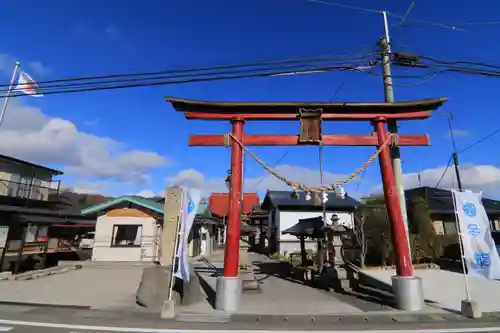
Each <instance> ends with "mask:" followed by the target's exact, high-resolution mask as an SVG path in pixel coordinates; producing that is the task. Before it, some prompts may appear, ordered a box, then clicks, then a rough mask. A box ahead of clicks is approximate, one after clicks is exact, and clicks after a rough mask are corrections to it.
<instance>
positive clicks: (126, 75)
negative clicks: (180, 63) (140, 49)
mask: <svg viewBox="0 0 500 333" xmlns="http://www.w3.org/2000/svg"><path fill="white" fill-rule="evenodd" d="M362 56H367V55H366V54H354V55H350V56H344V57H317V58H303V59H289V60H276V61H261V62H248V63H241V64H231V65H219V66H211V67H198V68H182V69H170V70H162V71H153V72H140V73H119V74H109V75H99V76H83V77H72V78H62V79H56V80H48V81H39V82H37V84H38V85H40V86H41V85H45V84H52V83H63V82H75V81H91V80H104V79H123V78H129V77H140V76H157V75H165V74H183V73H193V72H207V71H218V70H225V69H234V68H241V67H259V66H270V65H273V66H274V65H284V64H299V65H300V64H304V63H316V62H326V61H328V62H331V61H339V60H349V61H353V58H356V57H358V58H360V57H362ZM9 86H10V85H9V84H3V85H0V88H8V87H9Z"/></svg>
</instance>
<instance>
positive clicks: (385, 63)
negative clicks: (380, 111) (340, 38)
mask: <svg viewBox="0 0 500 333" xmlns="http://www.w3.org/2000/svg"><path fill="white" fill-rule="evenodd" d="M382 18H383V20H384V36H383V37H382V38H381V39H380V46H381V48H382V71H383V78H384V96H385V101H386V102H388V103H392V102H394V89H393V85H392V74H391V43H390V39H389V24H388V22H387V12H385V11H383V12H382ZM387 126H388V129H389V132H390V133H393V134H398V125H397V123H396V121H395V120H389V121H388V122H387ZM390 152H391V159H392V169H393V171H394V178H395V179H396V188H397V191H398V198H399V206H400V209H401V215H402V216H403V221H404V224H405V228H406V238H407V239H408V245H409V244H410V237H409V236H410V235H409V232H408V215H407V212H406V198H405V190H404V186H403V169H402V168H401V155H400V151H399V146H397V145H394V144H393V145H391V147H390Z"/></svg>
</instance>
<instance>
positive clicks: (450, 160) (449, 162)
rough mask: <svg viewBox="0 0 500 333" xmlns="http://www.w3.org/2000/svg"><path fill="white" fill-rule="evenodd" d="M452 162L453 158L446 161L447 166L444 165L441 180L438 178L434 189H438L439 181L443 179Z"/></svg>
mask: <svg viewBox="0 0 500 333" xmlns="http://www.w3.org/2000/svg"><path fill="white" fill-rule="evenodd" d="M452 161H453V157H450V159H449V160H448V164H447V165H446V168H445V169H444V171H443V174H442V175H441V178H439V180H438V182H437V184H436V186H434V187H435V188H438V187H439V185H440V184H441V181H442V180H443V179H444V176H445V175H446V172H448V169H449V168H450V166H451V162H452Z"/></svg>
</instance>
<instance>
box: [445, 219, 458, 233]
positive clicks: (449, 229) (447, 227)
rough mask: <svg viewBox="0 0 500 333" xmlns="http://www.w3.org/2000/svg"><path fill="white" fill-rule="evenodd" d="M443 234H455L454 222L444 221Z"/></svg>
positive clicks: (455, 224) (455, 226)
mask: <svg viewBox="0 0 500 333" xmlns="http://www.w3.org/2000/svg"><path fill="white" fill-rule="evenodd" d="M443 226H444V234H445V235H456V234H457V233H458V232H457V223H456V222H455V221H444V222H443Z"/></svg>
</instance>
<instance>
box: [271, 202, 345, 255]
mask: <svg viewBox="0 0 500 333" xmlns="http://www.w3.org/2000/svg"><path fill="white" fill-rule="evenodd" d="M333 214H337V216H338V217H339V219H340V221H339V222H344V223H348V224H350V225H352V224H353V223H354V217H353V214H352V213H348V212H326V220H327V223H329V221H330V219H331V217H332V215H333ZM318 216H321V217H323V212H321V211H314V212H313V211H283V210H276V212H275V218H276V227H277V230H278V234H277V238H278V240H277V241H278V249H279V253H280V254H282V255H287V254H288V253H291V252H299V251H300V241H299V239H298V238H297V237H295V236H292V235H283V234H281V232H282V231H284V230H286V229H288V228H290V227H291V226H293V225H295V224H297V223H298V222H299V220H301V219H308V218H313V217H318ZM306 249H311V250H313V251H316V250H317V242H316V240H311V239H309V240H307V239H306Z"/></svg>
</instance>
